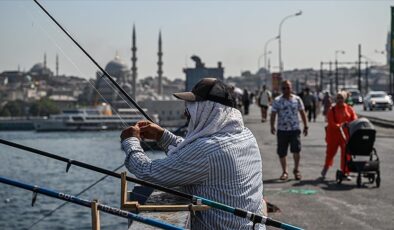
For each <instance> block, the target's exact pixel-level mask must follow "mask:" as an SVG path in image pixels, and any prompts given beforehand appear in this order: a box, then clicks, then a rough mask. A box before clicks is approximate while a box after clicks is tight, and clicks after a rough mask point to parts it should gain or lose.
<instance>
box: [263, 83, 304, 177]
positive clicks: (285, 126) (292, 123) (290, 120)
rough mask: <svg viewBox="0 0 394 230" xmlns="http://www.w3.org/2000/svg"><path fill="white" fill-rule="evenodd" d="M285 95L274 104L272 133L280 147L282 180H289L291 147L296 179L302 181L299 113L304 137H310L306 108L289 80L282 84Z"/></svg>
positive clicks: (278, 151)
mask: <svg viewBox="0 0 394 230" xmlns="http://www.w3.org/2000/svg"><path fill="white" fill-rule="evenodd" d="M281 86H282V92H283V94H282V95H280V96H278V97H276V98H275V101H274V102H273V103H272V110H271V133H272V134H273V135H275V134H276V135H277V140H278V145H277V153H278V155H279V160H280V165H281V166H282V175H281V176H280V178H279V179H280V180H287V179H288V171H287V160H286V157H287V149H288V148H289V145H290V152H292V153H293V157H294V170H293V173H294V177H295V179H296V180H301V172H300V170H299V163H300V152H301V137H300V133H301V129H300V122H299V117H298V113H299V114H300V115H301V119H302V122H303V123H304V130H303V133H304V135H305V136H306V135H308V124H307V120H306V115H305V108H304V104H303V103H302V100H301V98H300V97H299V96H297V95H295V94H293V93H292V86H291V82H290V81H289V80H285V81H283V82H282V85H281ZM277 114H278V132H276V129H275V119H276V115H277Z"/></svg>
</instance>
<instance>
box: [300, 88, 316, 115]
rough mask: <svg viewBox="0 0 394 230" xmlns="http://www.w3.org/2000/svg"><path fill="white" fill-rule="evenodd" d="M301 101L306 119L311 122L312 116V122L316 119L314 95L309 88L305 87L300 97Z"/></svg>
mask: <svg viewBox="0 0 394 230" xmlns="http://www.w3.org/2000/svg"><path fill="white" fill-rule="evenodd" d="M302 101H303V103H304V106H305V112H307V113H308V121H309V122H311V121H312V118H313V122H315V121H316V97H315V95H313V94H312V93H311V91H310V90H309V88H306V89H305V93H304V96H303V97H302Z"/></svg>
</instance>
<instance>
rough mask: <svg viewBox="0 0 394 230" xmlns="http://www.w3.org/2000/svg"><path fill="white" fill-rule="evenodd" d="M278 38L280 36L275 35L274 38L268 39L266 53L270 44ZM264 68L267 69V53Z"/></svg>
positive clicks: (265, 45) (265, 47) (265, 46)
mask: <svg viewBox="0 0 394 230" xmlns="http://www.w3.org/2000/svg"><path fill="white" fill-rule="evenodd" d="M276 39H279V36H275V37H273V38H270V39H268V41H266V42H265V44H264V54H267V47H268V44H269V43H270V42H272V41H274V40H276ZM264 68H265V69H267V55H264Z"/></svg>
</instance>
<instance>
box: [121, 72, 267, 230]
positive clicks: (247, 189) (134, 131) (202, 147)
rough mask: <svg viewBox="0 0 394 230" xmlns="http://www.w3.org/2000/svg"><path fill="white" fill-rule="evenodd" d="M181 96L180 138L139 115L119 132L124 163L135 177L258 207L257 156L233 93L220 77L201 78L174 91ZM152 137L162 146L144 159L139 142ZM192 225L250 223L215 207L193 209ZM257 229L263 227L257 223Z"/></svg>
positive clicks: (255, 210)
mask: <svg viewBox="0 0 394 230" xmlns="http://www.w3.org/2000/svg"><path fill="white" fill-rule="evenodd" d="M174 96H175V97H177V98H178V99H181V100H184V101H185V105H186V110H185V115H186V117H187V118H188V121H189V124H188V132H187V134H186V136H185V138H182V137H179V136H175V135H174V134H172V133H171V132H169V131H168V130H166V129H164V128H162V127H160V126H158V125H156V124H154V123H151V122H149V121H140V122H138V123H137V124H136V125H135V126H131V127H129V128H127V129H125V130H124V131H123V132H122V134H121V139H122V148H123V150H124V152H125V153H126V159H125V166H126V167H127V169H128V170H129V171H130V172H131V173H133V174H134V175H135V176H136V177H138V178H140V179H143V180H147V181H149V182H152V183H156V184H160V185H162V186H167V187H175V186H179V187H180V188H181V189H182V190H184V191H185V192H187V193H190V194H193V195H196V196H201V197H205V198H208V199H210V200H214V201H217V202H220V203H223V204H227V205H229V206H233V207H238V208H241V209H244V210H248V211H250V212H252V213H261V211H262V209H263V201H262V198H263V183H262V161H261V155H260V151H259V147H258V145H257V141H256V139H255V137H254V136H253V134H252V132H251V131H250V130H249V129H248V128H246V127H245V126H244V123H243V119H242V114H241V112H240V111H239V110H237V109H235V108H234V107H235V98H234V95H233V94H232V93H231V90H230V88H229V87H228V86H227V85H226V84H224V83H223V82H222V81H220V80H217V79H214V78H204V79H202V80H201V81H199V82H198V83H197V84H196V85H195V86H194V87H193V89H192V91H191V92H182V93H175V94H174ZM144 138H147V139H153V140H156V141H157V142H158V145H159V146H161V147H162V148H163V150H165V152H166V154H167V156H166V157H165V158H163V159H155V160H152V159H150V158H149V157H148V156H147V155H145V153H144V151H143V149H142V148H141V145H140V140H141V139H144ZM191 224H192V229H251V228H252V226H253V223H252V222H251V221H249V220H248V219H244V218H239V217H236V216H234V215H233V214H232V213H228V212H223V211H221V210H217V209H209V210H206V211H201V212H196V214H195V217H194V218H193V219H192V222H191ZM258 228H259V229H265V226H264V225H261V224H258Z"/></svg>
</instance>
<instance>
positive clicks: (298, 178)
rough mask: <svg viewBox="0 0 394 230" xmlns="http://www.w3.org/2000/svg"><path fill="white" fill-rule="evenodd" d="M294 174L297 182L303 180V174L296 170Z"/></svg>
mask: <svg viewBox="0 0 394 230" xmlns="http://www.w3.org/2000/svg"><path fill="white" fill-rule="evenodd" d="M293 173H294V178H295V179H296V180H301V178H302V176H301V173H300V171H299V170H295V169H294V171H293Z"/></svg>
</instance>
